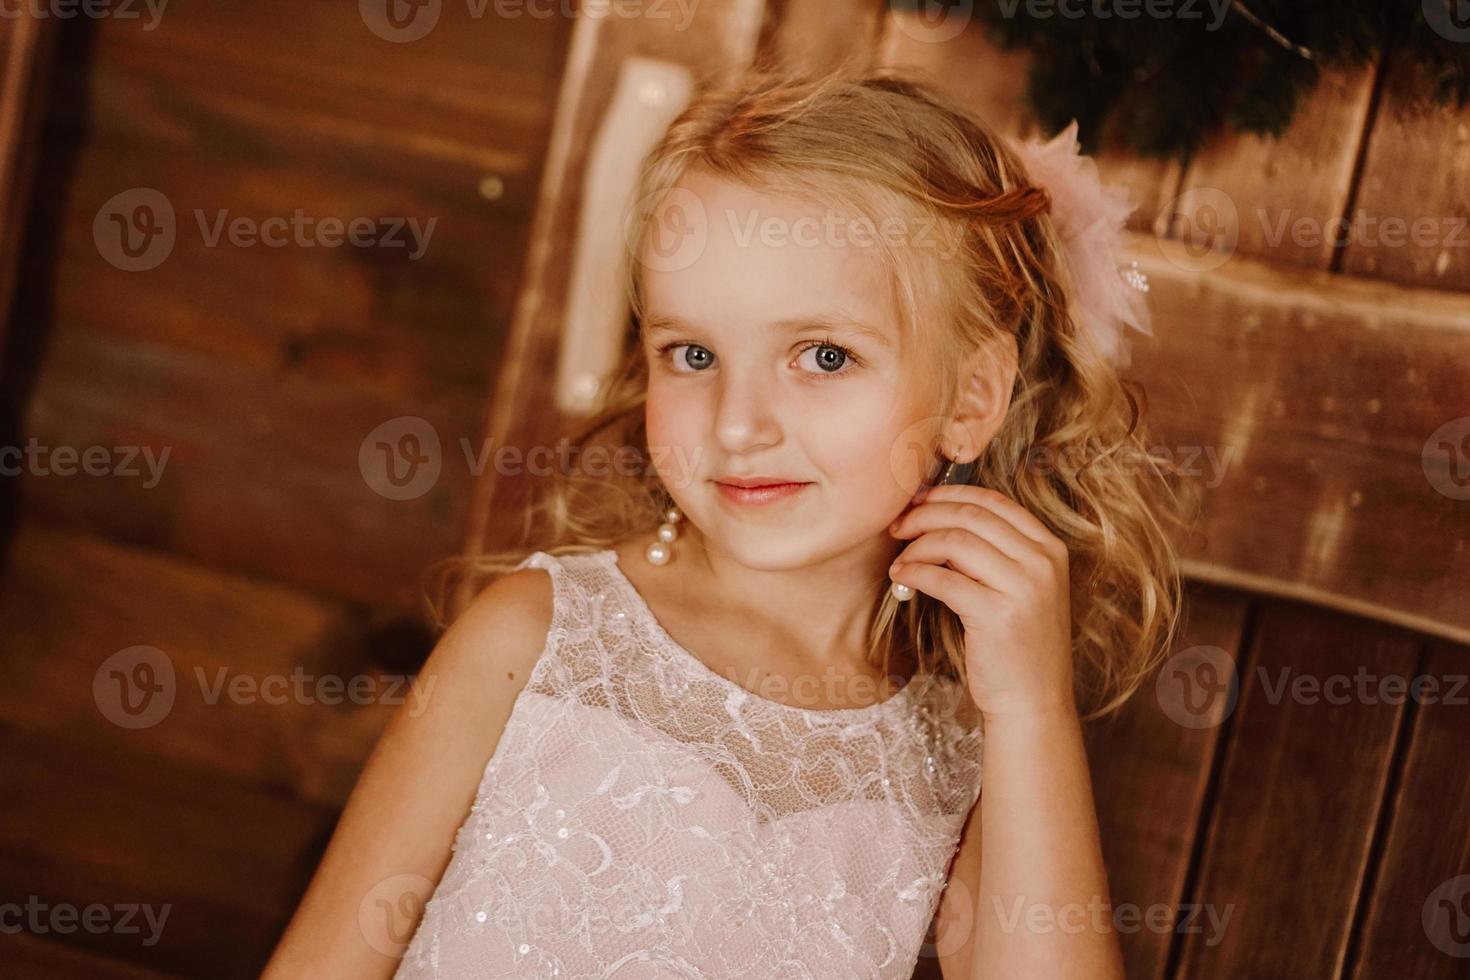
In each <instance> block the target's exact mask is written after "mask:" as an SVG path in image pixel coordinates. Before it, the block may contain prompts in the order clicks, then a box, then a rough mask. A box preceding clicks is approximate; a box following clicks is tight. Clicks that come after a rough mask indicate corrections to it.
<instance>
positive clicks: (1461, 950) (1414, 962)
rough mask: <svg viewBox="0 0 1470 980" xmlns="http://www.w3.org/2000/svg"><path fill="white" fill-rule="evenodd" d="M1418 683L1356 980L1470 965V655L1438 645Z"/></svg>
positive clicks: (1433, 975)
mask: <svg viewBox="0 0 1470 980" xmlns="http://www.w3.org/2000/svg"><path fill="white" fill-rule="evenodd" d="M1419 676H1422V677H1423V678H1425V680H1424V682H1423V683H1424V685H1425V686H1424V687H1423V688H1421V694H1420V695H1419V696H1418V697H1417V698H1415V703H1413V704H1412V705H1411V706H1410V709H1409V710H1410V711H1411V712H1412V713H1413V715H1414V719H1413V723H1412V730H1411V741H1410V743H1409V746H1408V751H1407V753H1406V754H1405V758H1404V764H1403V773H1402V778H1401V784H1400V786H1399V792H1398V794H1397V796H1396V797H1395V798H1394V799H1393V800H1392V801H1391V803H1390V809H1389V817H1388V824H1387V826H1388V837H1387V841H1386V843H1385V845H1384V847H1383V851H1382V855H1381V857H1380V859H1379V863H1378V876H1377V881H1376V883H1375V887H1374V889H1373V891H1372V893H1371V894H1369V895H1366V896H1365V897H1364V904H1365V911H1364V913H1363V917H1362V920H1363V924H1362V939H1361V943H1360V949H1361V952H1360V955H1359V957H1358V960H1357V962H1356V963H1355V964H1354V968H1353V971H1352V973H1351V976H1352V977H1355V978H1357V980H1370V978H1373V977H1388V976H1402V977H1415V978H1417V980H1439V978H1444V980H1449V978H1451V977H1463V976H1465V973H1466V968H1467V964H1470V915H1467V914H1466V909H1467V907H1470V906H1467V905H1466V900H1465V896H1466V895H1467V894H1470V779H1466V778H1465V747H1466V746H1467V745H1470V683H1467V679H1470V649H1466V648H1465V647H1459V646H1452V645H1450V644H1447V643H1441V644H1435V645H1434V646H1433V647H1432V648H1431V650H1430V653H1429V656H1428V658H1427V660H1426V662H1425V664H1424V667H1423V669H1422V671H1420V672H1419ZM1431 685H1432V686H1431Z"/></svg>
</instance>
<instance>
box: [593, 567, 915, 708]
mask: <svg viewBox="0 0 1470 980" xmlns="http://www.w3.org/2000/svg"><path fill="white" fill-rule="evenodd" d="M598 554H599V555H601V556H602V558H603V561H604V563H605V564H606V567H607V569H608V572H609V573H610V574H611V576H612V579H613V581H614V582H615V583H616V584H617V586H618V588H619V589H620V590H621V591H622V592H623V593H624V596H625V597H626V598H627V600H628V602H629V603H630V604H631V605H632V606H633V608H634V610H635V611H636V612H637V614H638V615H639V617H640V618H641V619H642V620H643V622H644V623H645V624H646V626H647V628H648V630H649V632H650V633H652V634H653V637H654V639H655V640H656V641H658V644H659V646H661V647H662V648H663V649H665V650H668V651H671V652H672V653H673V654H674V655H675V656H677V657H679V658H680V659H682V660H685V661H688V663H689V665H690V666H691V667H692V668H693V669H694V670H695V671H696V672H697V673H699V674H700V675H702V676H705V677H708V678H710V679H711V680H713V681H714V682H715V683H717V684H719V685H721V686H722V687H724V688H726V689H727V690H728V691H730V692H731V693H738V694H740V695H743V696H744V697H747V698H750V699H751V700H752V701H755V702H757V703H758V704H764V705H767V706H769V707H771V708H774V709H776V710H778V711H787V712H792V713H794V714H798V715H803V716H805V717H807V718H811V719H813V720H817V721H821V720H824V719H829V720H832V721H844V720H845V721H851V720H854V719H865V718H879V717H883V716H885V715H888V714H891V713H893V712H895V711H898V710H899V709H901V708H903V707H904V705H905V704H907V703H908V701H909V699H910V698H911V697H912V694H913V690H914V686H915V684H916V683H917V681H916V679H915V678H913V677H910V678H909V679H908V680H907V681H906V682H905V683H904V685H903V687H901V688H899V689H898V690H897V691H895V692H894V693H893V694H892V695H890V696H889V697H888V698H886V699H885V700H883V701H878V702H875V703H873V704H865V705H861V706H859V707H856V708H803V707H800V706H798V705H794V704H787V703H785V702H784V701H776V700H774V699H772V698H768V697H764V696H763V695H760V694H756V693H755V692H754V691H752V690H750V689H749V688H746V687H745V686H743V685H741V684H737V683H736V682H735V681H733V680H731V679H730V678H728V677H726V676H725V675H723V674H721V673H720V672H719V671H717V670H715V669H714V668H713V667H711V666H710V665H709V664H707V663H705V662H704V661H703V660H701V659H700V658H699V657H697V656H695V655H694V653H693V652H692V651H691V650H689V649H688V648H686V647H685V646H684V645H683V644H681V643H680V642H679V641H678V640H675V639H674V638H673V637H672V636H671V635H669V632H668V630H666V629H664V626H663V624H662V623H660V622H659V620H658V617H657V616H655V615H654V614H653V609H652V608H651V607H650V606H649V605H648V601H647V600H646V599H644V598H643V593H641V592H639V591H638V587H637V586H636V585H634V584H633V580H632V579H630V578H628V575H627V573H626V572H624V571H623V567H622V564H621V563H620V562H619V560H618V553H617V551H616V550H615V549H613V548H607V549H605V550H603V551H601V552H598Z"/></svg>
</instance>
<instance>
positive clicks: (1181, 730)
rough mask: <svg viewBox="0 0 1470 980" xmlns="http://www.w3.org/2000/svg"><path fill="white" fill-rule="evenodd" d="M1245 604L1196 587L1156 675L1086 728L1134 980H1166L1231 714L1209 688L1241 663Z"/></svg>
mask: <svg viewBox="0 0 1470 980" xmlns="http://www.w3.org/2000/svg"><path fill="white" fill-rule="evenodd" d="M1249 601H1250V599H1249V597H1248V596H1245V595H1242V594H1240V593H1234V592H1230V591H1227V590H1222V589H1217V588H1214V587H1211V586H1208V585H1201V584H1195V585H1192V586H1191V587H1190V589H1189V592H1188V601H1187V605H1186V610H1187V611H1186V627H1185V629H1184V630H1183V631H1182V632H1181V635H1180V638H1179V640H1178V642H1177V643H1176V644H1175V648H1174V650H1172V651H1171V652H1170V657H1169V659H1168V660H1166V661H1165V662H1164V664H1163V665H1162V667H1161V668H1160V670H1159V671H1158V672H1157V673H1156V675H1155V676H1154V677H1153V678H1151V679H1150V681H1149V682H1148V683H1146V684H1145V685H1144V686H1143V688H1141V689H1140V690H1139V691H1138V693H1136V694H1135V695H1134V697H1133V699H1132V700H1131V701H1129V702H1128V703H1127V704H1126V705H1125V706H1124V707H1123V709H1122V710H1121V711H1120V712H1119V713H1118V714H1117V715H1115V716H1113V717H1111V718H1107V719H1103V720H1100V721H1095V722H1092V723H1090V725H1089V726H1088V728H1087V732H1086V735H1087V754H1088V758H1089V760H1090V763H1091V770H1092V784H1093V796H1094V799H1095V800H1096V803H1097V814H1098V825H1099V829H1100V831H1101V833H1102V840H1103V856H1104V858H1105V860H1106V862H1107V867H1108V884H1109V888H1110V891H1111V897H1112V904H1113V909H1114V910H1115V922H1116V924H1117V926H1118V929H1119V933H1120V934H1119V940H1120V942H1121V943H1122V946H1123V957H1124V963H1125V967H1126V970H1127V975H1128V977H1129V978H1130V980H1152V978H1163V977H1166V976H1167V975H1168V974H1167V973H1166V966H1167V962H1168V957H1169V947H1170V939H1171V937H1172V935H1173V933H1172V929H1174V928H1175V927H1177V926H1179V925H1180V924H1181V923H1184V922H1186V921H1187V919H1188V917H1189V915H1190V912H1189V910H1188V909H1181V903H1182V902H1183V901H1184V900H1185V893H1186V892H1185V883H1186V875H1187V873H1188V871H1189V861H1190V856H1191V854H1192V852H1193V849H1194V847H1195V841H1196V835H1197V834H1198V832H1199V828H1200V827H1201V826H1202V825H1203V822H1204V819H1205V817H1206V804H1207V801H1206V788H1207V785H1208V782H1209V779H1210V774H1211V771H1212V767H1213V765H1214V760H1215V755H1216V751H1217V748H1218V745H1219V743H1220V741H1221V739H1222V737H1223V734H1222V733H1223V732H1224V730H1225V729H1224V728H1223V723H1224V722H1225V720H1226V719H1227V718H1228V717H1229V712H1230V710H1231V709H1232V708H1233V706H1234V702H1233V701H1232V700H1231V694H1230V691H1229V690H1228V689H1219V690H1216V689H1213V688H1211V687H1209V685H1208V683H1207V681H1208V679H1209V678H1211V677H1213V676H1214V675H1213V673H1211V672H1212V671H1215V670H1217V669H1222V668H1223V670H1222V675H1223V674H1224V673H1228V672H1229V671H1230V670H1231V669H1232V666H1233V665H1234V664H1235V661H1236V658H1238V657H1239V656H1241V651H1240V643H1241V637H1242V630H1243V628H1244V624H1245V617H1246V610H1247V607H1248V604H1249Z"/></svg>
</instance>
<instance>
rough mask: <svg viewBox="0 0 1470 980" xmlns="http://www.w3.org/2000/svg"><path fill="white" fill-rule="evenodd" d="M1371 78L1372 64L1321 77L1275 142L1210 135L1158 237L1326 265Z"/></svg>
mask: <svg viewBox="0 0 1470 980" xmlns="http://www.w3.org/2000/svg"><path fill="white" fill-rule="evenodd" d="M1375 76H1376V67H1375V68H1367V69H1360V70H1353V71H1347V70H1333V71H1325V72H1323V74H1322V80H1321V82H1319V83H1318V85H1317V87H1316V88H1315V89H1314V90H1313V91H1312V93H1311V95H1309V96H1308V97H1307V98H1306V99H1305V100H1304V102H1303V103H1302V105H1301V106H1300V107H1299V108H1298V109H1297V113H1296V116H1295V117H1294V118H1293V119H1292V123H1291V126H1290V127H1289V128H1288V129H1287V130H1286V132H1285V133H1283V134H1282V135H1281V136H1280V137H1260V136H1252V135H1239V134H1236V133H1233V132H1225V133H1221V134H1218V135H1217V136H1216V137H1215V138H1213V139H1212V140H1210V142H1208V143H1207V144H1206V145H1205V146H1204V147H1203V148H1202V149H1201V150H1200V152H1199V154H1198V155H1197V156H1196V157H1195V158H1194V160H1193V161H1192V162H1191V164H1190V167H1189V170H1188V172H1187V173H1186V174H1185V175H1184V180H1183V184H1182V186H1181V196H1180V197H1179V198H1176V199H1175V201H1173V202H1171V205H1170V207H1169V208H1168V209H1167V210H1166V213H1164V214H1162V215H1160V221H1161V231H1164V232H1165V233H1167V234H1168V235H1170V237H1173V238H1181V239H1184V240H1186V241H1194V242H1197V243H1198V244H1199V245H1200V246H1201V247H1205V246H1215V247H1218V248H1219V250H1220V251H1221V252H1222V253H1224V252H1226V251H1227V250H1229V251H1233V253H1234V254H1236V255H1245V256H1255V257H1258V258H1263V259H1266V260H1268V261H1271V262H1276V263H1281V264H1286V265H1296V266H1303V267H1306V268H1311V269H1326V268H1328V267H1329V265H1330V264H1331V262H1332V256H1333V251H1334V249H1333V241H1334V240H1335V239H1337V238H1340V237H1341V236H1342V227H1341V226H1340V225H1337V224H1334V222H1337V221H1338V220H1339V219H1341V218H1342V217H1343V215H1344V214H1345V213H1346V212H1347V209H1348V201H1349V199H1350V194H1351V191H1352V182H1353V176H1354V171H1353V168H1354V165H1355V163H1356V161H1357V157H1358V151H1359V146H1360V143H1361V142H1362V140H1363V139H1364V134H1365V131H1366V128H1367V125H1368V120H1369V107H1370V105H1371V102H1372V94H1373V83H1374V78H1375ZM1165 223H1167V225H1166V226H1165ZM1222 260H1223V256H1222Z"/></svg>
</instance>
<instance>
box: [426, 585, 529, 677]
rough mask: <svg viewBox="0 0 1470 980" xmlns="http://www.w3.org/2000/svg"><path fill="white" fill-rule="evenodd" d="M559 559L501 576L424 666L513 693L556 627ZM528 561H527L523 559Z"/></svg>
mask: <svg viewBox="0 0 1470 980" xmlns="http://www.w3.org/2000/svg"><path fill="white" fill-rule="evenodd" d="M553 562H555V559H552V560H551V561H550V562H545V563H541V564H538V565H535V566H526V567H521V568H518V569H517V570H515V571H511V572H507V573H506V574H504V575H501V576H499V577H498V578H496V579H495V580H494V581H493V582H491V583H490V584H489V585H487V586H486V587H485V588H484V589H482V590H481V591H480V593H479V594H478V595H476V596H475V598H474V599H473V600H472V601H471V602H470V604H469V605H468V606H466V607H465V609H464V610H463V611H462V612H461V613H460V614H459V616H458V617H457V618H456V619H455V620H454V621H453V623H451V624H450V626H449V628H448V629H447V630H445V632H444V635H443V636H442V637H441V638H440V640H439V643H438V645H437V646H436V647H435V648H434V652H433V654H432V655H431V656H430V658H429V662H428V663H426V664H425V670H426V671H430V672H432V673H434V674H441V675H443V674H448V675H453V677H454V678H455V679H456V680H468V681H479V682H482V683H484V684H487V685H489V686H490V687H491V688H492V689H493V690H496V691H500V692H507V687H508V686H509V687H510V688H511V690H510V691H509V692H507V693H510V694H511V697H512V699H513V698H514V693H515V692H518V691H519V689H520V687H521V685H523V684H524V683H525V680H526V678H527V677H528V676H529V675H530V672H531V668H532V667H533V666H534V665H535V662H536V660H537V659H538V658H539V657H540V655H541V653H542V651H543V649H544V647H545V645H546V638H547V634H548V632H549V631H550V629H551V622H552V615H553V608H554V604H555V586H554V585H553V581H552V575H553V570H552V569H551V568H549V567H547V566H549V565H551V564H552V563H553ZM523 565H524V563H523Z"/></svg>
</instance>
